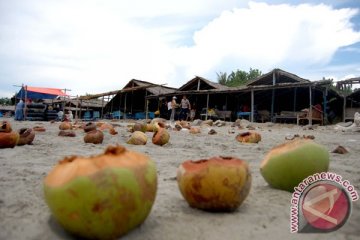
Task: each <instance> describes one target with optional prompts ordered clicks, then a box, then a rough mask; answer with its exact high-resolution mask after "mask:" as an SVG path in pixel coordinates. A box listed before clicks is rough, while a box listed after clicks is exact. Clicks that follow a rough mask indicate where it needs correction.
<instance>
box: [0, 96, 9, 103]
mask: <svg viewBox="0 0 360 240" xmlns="http://www.w3.org/2000/svg"><path fill="white" fill-rule="evenodd" d="M0 104H1V105H11V99H10V98H7V97H5V98H0Z"/></svg>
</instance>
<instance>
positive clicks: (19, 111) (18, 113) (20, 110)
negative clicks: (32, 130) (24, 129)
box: [15, 99, 25, 121]
mask: <svg viewBox="0 0 360 240" xmlns="http://www.w3.org/2000/svg"><path fill="white" fill-rule="evenodd" d="M24 107H25V103H24V101H23V100H22V99H20V101H19V102H18V104H16V108H15V120H18V121H22V120H24Z"/></svg>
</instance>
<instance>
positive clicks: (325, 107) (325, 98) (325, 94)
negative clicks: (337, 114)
mask: <svg viewBox="0 0 360 240" xmlns="http://www.w3.org/2000/svg"><path fill="white" fill-rule="evenodd" d="M327 95H328V88H327V87H326V88H325V90H324V91H323V100H324V122H323V124H324V125H325V123H327V112H326V109H327Z"/></svg>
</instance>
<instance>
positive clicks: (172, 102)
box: [170, 96, 177, 122]
mask: <svg viewBox="0 0 360 240" xmlns="http://www.w3.org/2000/svg"><path fill="white" fill-rule="evenodd" d="M176 107H177V103H176V97H175V96H173V98H172V101H171V115H170V121H171V122H173V121H174V120H175V109H176Z"/></svg>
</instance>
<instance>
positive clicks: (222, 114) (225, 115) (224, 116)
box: [215, 110, 231, 121]
mask: <svg viewBox="0 0 360 240" xmlns="http://www.w3.org/2000/svg"><path fill="white" fill-rule="evenodd" d="M215 113H216V115H217V117H218V118H219V119H224V121H226V119H227V118H228V119H229V120H231V111H220V110H215Z"/></svg>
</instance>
